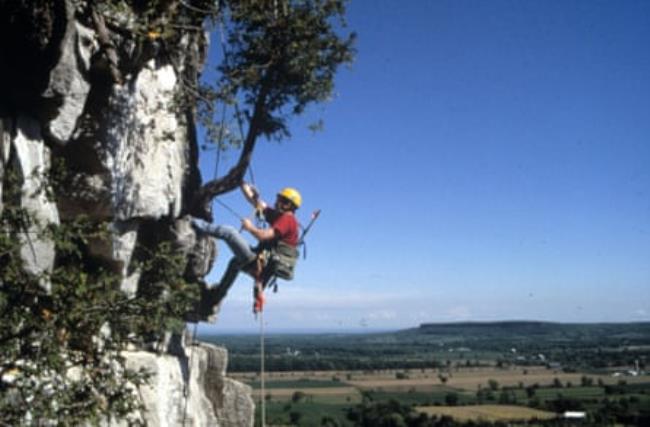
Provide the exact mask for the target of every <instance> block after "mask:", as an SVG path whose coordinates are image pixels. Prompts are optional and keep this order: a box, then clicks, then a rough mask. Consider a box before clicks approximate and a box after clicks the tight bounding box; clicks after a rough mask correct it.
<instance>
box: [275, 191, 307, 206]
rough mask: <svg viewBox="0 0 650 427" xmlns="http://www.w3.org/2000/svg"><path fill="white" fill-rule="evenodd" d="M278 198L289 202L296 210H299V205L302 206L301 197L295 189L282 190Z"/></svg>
mask: <svg viewBox="0 0 650 427" xmlns="http://www.w3.org/2000/svg"><path fill="white" fill-rule="evenodd" d="M278 196H282V197H284V198H285V199H287V200H289V201H291V203H293V205H294V206H295V207H296V209H297V208H299V207H300V205H301V204H302V197H301V196H300V193H299V192H298V190H296V189H295V188H291V187H286V188H283V189H282V190H280V192H279V193H278Z"/></svg>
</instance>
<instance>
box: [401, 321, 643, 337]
mask: <svg viewBox="0 0 650 427" xmlns="http://www.w3.org/2000/svg"><path fill="white" fill-rule="evenodd" d="M398 334H399V335H402V336H427V337H434V336H435V337H436V338H439V339H454V340H457V339H459V338H462V339H463V340H485V339H522V340H528V339H545V340H561V341H567V340H580V341H582V340H593V339H599V340H610V339H614V340H617V341H620V340H630V341H631V342H637V341H638V340H643V341H647V340H648V339H650V322H633V323H556V322H542V321H526V320H511V321H496V322H453V323H423V324H421V325H420V326H419V327H418V328H413V329H407V330H404V331H400V332H399V333H398Z"/></svg>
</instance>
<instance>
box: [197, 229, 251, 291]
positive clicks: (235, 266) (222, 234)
mask: <svg viewBox="0 0 650 427" xmlns="http://www.w3.org/2000/svg"><path fill="white" fill-rule="evenodd" d="M194 225H195V226H196V227H197V228H198V229H199V230H201V231H203V232H204V233H206V234H209V235H211V236H213V237H215V238H217V239H219V240H223V241H224V242H226V244H227V245H228V247H229V248H230V250H231V251H232V253H233V254H234V256H233V257H232V258H231V259H230V262H229V263H228V268H227V269H226V271H225V273H224V274H223V276H222V277H221V280H220V281H219V285H218V286H217V287H216V288H215V290H214V293H213V294H212V295H211V297H212V298H211V299H212V300H213V301H212V303H214V304H216V303H218V302H219V301H221V300H222V299H223V298H224V297H225V296H226V293H227V292H228V289H230V287H231V286H232V285H233V283H235V279H237V276H238V275H239V272H240V271H241V269H242V267H244V266H246V265H247V264H250V263H251V262H253V261H254V260H255V259H256V258H257V254H256V253H255V252H254V251H253V249H252V248H251V246H250V245H249V244H248V242H247V241H246V239H244V237H243V236H242V235H241V233H239V231H237V229H236V228H235V227H232V226H230V225H217V226H214V225H200V224H198V223H196V222H195V223H194Z"/></svg>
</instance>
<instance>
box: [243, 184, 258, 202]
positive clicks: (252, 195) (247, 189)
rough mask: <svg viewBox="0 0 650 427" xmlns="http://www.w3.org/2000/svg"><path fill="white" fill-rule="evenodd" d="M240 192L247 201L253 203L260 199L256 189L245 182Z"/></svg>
mask: <svg viewBox="0 0 650 427" xmlns="http://www.w3.org/2000/svg"><path fill="white" fill-rule="evenodd" d="M241 191H242V192H243V193H244V196H246V198H247V199H249V200H253V201H255V200H257V199H258V198H259V197H260V195H259V193H258V192H257V189H256V188H255V187H253V186H252V185H250V184H249V183H247V182H242V184H241Z"/></svg>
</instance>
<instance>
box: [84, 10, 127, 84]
mask: <svg viewBox="0 0 650 427" xmlns="http://www.w3.org/2000/svg"><path fill="white" fill-rule="evenodd" d="M91 16H92V19H93V24H94V25H95V29H96V30H97V37H98V38H99V41H100V44H101V48H102V49H103V50H104V53H105V54H106V59H108V68H109V71H110V73H111V78H112V79H113V83H117V84H122V82H123V80H122V73H121V72H120V69H119V68H118V65H117V64H118V59H117V50H116V49H115V45H114V44H113V42H112V41H111V38H110V36H109V35H108V29H107V28H106V22H104V17H103V16H102V15H101V14H100V13H99V12H97V10H96V9H94V8H93V9H92V10H91Z"/></svg>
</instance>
